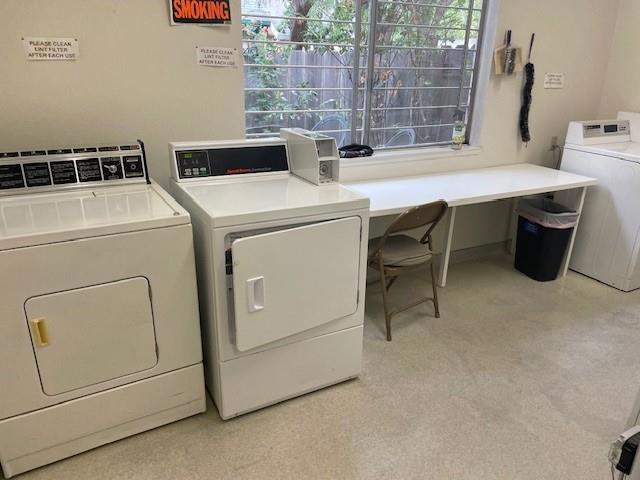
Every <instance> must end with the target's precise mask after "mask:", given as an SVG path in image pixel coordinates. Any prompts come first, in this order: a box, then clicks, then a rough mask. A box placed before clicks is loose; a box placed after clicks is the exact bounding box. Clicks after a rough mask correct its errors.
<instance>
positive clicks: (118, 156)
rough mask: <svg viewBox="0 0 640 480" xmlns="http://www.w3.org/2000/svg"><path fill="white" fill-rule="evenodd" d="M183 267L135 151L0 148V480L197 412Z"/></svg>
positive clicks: (177, 232)
mask: <svg viewBox="0 0 640 480" xmlns="http://www.w3.org/2000/svg"><path fill="white" fill-rule="evenodd" d="M194 266H195V262H194V255H193V242H192V231H191V225H190V219H189V215H188V213H187V212H186V211H185V210H184V209H182V208H181V207H180V206H179V205H178V204H177V203H176V202H175V201H174V200H173V199H172V198H171V197H170V196H169V195H168V194H167V193H166V192H165V191H163V190H162V189H161V188H160V187H159V186H158V185H156V184H155V183H152V182H151V181H149V180H148V177H147V175H146V162H145V160H144V149H143V146H142V144H141V143H129V144H127V145H104V146H100V147H83V148H76V149H56V150H49V151H31V152H4V153H0V271H2V276H1V278H0V319H1V321H0V385H1V386H2V387H1V391H0V461H1V463H2V469H3V471H4V474H5V476H7V477H11V476H13V475H16V474H19V473H22V472H25V471H27V470H30V469H32V468H36V467H39V466H42V465H45V464H47V463H51V462H54V461H56V460H60V459H62V458H65V457H68V456H71V455H74V454H76V453H79V452H82V451H85V450H89V449H91V448H94V447H97V446H99V445H103V444H105V443H108V442H112V441H114V440H118V439H120V438H123V437H126V436H129V435H133V434H136V433H139V432H142V431H144V430H148V429H150V428H154V427H157V426H159V425H163V424H166V423H169V422H172V421H175V420H178V419H181V418H184V417H187V416H190V415H193V414H196V413H199V412H203V411H204V410H205V391H204V377H203V369H202V352H201V346H200V330H199V323H198V307H197V305H198V304H197V294H196V283H195V269H194Z"/></svg>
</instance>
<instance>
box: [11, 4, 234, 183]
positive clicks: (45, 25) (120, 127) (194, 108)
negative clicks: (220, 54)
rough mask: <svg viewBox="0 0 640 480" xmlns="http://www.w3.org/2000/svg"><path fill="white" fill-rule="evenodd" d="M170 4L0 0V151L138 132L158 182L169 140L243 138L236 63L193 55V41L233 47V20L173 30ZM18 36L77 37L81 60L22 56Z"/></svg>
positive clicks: (124, 137) (163, 176)
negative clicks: (218, 65) (216, 63)
mask: <svg viewBox="0 0 640 480" xmlns="http://www.w3.org/2000/svg"><path fill="white" fill-rule="evenodd" d="M232 3H233V8H232V16H233V17H232V18H236V19H238V18H239V14H240V11H239V2H232ZM168 10H169V8H168V2H167V1H166V0H56V1H53V2H48V1H43V0H3V1H2V2H0V19H2V20H1V22H2V28H0V45H1V47H0V72H1V73H0V112H2V113H1V114H0V150H5V149H13V148H32V147H33V148H36V147H47V146H65V145H77V144H81V145H82V144H87V143H93V142H105V141H106V142H110V141H118V140H130V139H133V140H135V139H136V138H142V139H143V140H144V141H145V143H146V145H147V150H148V154H149V160H150V162H149V164H150V167H149V169H150V172H151V175H152V176H153V177H154V178H156V179H157V180H159V181H160V182H162V183H165V182H166V180H167V179H168V177H169V161H168V153H167V152H168V147H167V144H168V142H169V141H172V140H196V139H197V140H201V139H207V138H221V139H222V138H237V137H240V136H242V135H243V130H244V115H243V109H244V106H243V101H244V100H243V98H244V97H243V93H242V68H237V69H215V68H210V67H199V66H197V65H196V62H195V46H196V45H206V46H230V47H231V46H232V47H239V45H240V26H239V22H238V21H236V22H234V25H233V27H215V28H213V27H191V26H187V27H184V26H178V27H170V26H169V13H168ZM23 36H54V37H55V36H61V37H76V38H78V40H79V42H80V59H79V60H78V61H75V62H33V61H32V62H27V61H26V60H25V55H24V53H23V48H22V42H21V37H23Z"/></svg>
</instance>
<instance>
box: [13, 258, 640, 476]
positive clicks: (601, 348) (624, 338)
mask: <svg viewBox="0 0 640 480" xmlns="http://www.w3.org/2000/svg"><path fill="white" fill-rule="evenodd" d="M397 285H398V286H397V287H396V286H394V287H393V289H392V298H393V299H395V300H398V299H399V298H400V297H402V296H403V295H409V294H410V293H411V292H410V290H411V289H412V288H414V289H415V288H427V287H428V285H427V284H426V283H425V282H422V280H420V279H404V280H400V281H399V282H398V284H397ZM379 288H380V287H379V286H372V287H371V288H370V289H369V292H368V294H367V315H366V320H365V343H364V371H363V373H362V376H361V377H360V378H359V379H358V380H354V381H351V382H347V383H343V384H341V385H338V386H335V387H332V388H328V389H325V390H322V391H318V392H315V393H312V394H309V395H305V396H304V397H300V398H297V399H294V400H291V401H288V402H285V403H282V404H279V405H276V406H274V407H271V408H268V409H264V410H261V411H259V412H255V413H252V414H249V415H245V416H243V417H240V418H237V419H234V420H231V421H228V422H225V423H223V422H222V421H221V420H220V419H219V418H218V415H217V412H216V410H215V407H213V405H210V406H209V411H208V412H207V413H206V414H203V415H199V416H196V417H192V418H189V419H187V420H184V421H181V422H177V423H174V424H172V425H168V426H165V427H162V428H158V429H156V430H153V431H150V432H146V433H143V434H140V435H137V436H135V437H132V438H128V439H125V440H122V441H120V442H116V443H113V444H111V445H107V446H104V447H101V448H98V449H96V450H93V451H90V452H87V453H84V454H81V455H78V456H76V457H73V458H70V459H67V460H64V461H61V462H58V463H56V464H53V465H50V466H47V467H43V468H40V469H38V470H35V471H32V472H30V473H27V474H24V475H22V476H20V477H18V478H19V479H20V480H42V479H82V480H85V479H91V480H100V479H140V480H142V479H144V480H165V479H167V480H169V479H170V480H176V479H234V480H240V479H262V478H264V479H269V480H274V479H304V478H321V479H333V478H335V479H396V478H397V479H414V478H415V479H439V480H440V479H442V480H444V479H456V480H465V479H482V480H490V479H509V480H511V479H531V480H544V479H554V480H555V479H568V478H571V479H577V480H588V479H594V480H595V479H607V478H610V476H609V470H608V463H607V459H606V457H607V451H608V446H609V443H610V442H611V441H612V440H613V439H614V438H615V436H616V435H617V434H618V433H620V432H621V431H622V430H623V428H624V423H625V420H626V418H627V416H628V415H629V413H630V410H631V405H632V403H633V399H634V397H635V395H636V393H637V391H638V389H639V388H640V355H639V354H638V353H639V352H640V292H635V293H628V294H625V293H621V292H618V291H616V290H614V289H612V288H609V287H606V286H604V285H602V284H599V283H597V282H595V281H593V280H590V279H588V278H586V277H583V276H580V275H578V274H575V273H570V274H569V276H568V277H567V278H566V279H564V280H559V281H556V282H552V283H546V284H541V283H536V282H534V281H532V280H529V279H528V278H526V277H525V276H523V275H521V274H519V273H517V272H516V271H514V270H513V269H512V268H511V266H510V263H509V259H508V257H495V258H490V259H486V260H481V261H472V262H466V263H460V264H455V265H453V266H452V267H451V270H450V276H449V284H448V286H447V288H445V289H443V290H441V310H442V318H440V319H435V318H433V317H432V307H431V306H430V305H422V306H420V307H418V308H416V309H414V310H413V311H409V312H407V313H405V314H403V315H401V316H399V317H397V318H396V320H395V322H394V329H393V333H394V340H393V342H392V343H387V342H386V341H385V340H384V332H383V325H384V320H383V316H382V314H381V310H382V303H381V299H380V292H379ZM394 290H395V292H394ZM400 299H401V298H400Z"/></svg>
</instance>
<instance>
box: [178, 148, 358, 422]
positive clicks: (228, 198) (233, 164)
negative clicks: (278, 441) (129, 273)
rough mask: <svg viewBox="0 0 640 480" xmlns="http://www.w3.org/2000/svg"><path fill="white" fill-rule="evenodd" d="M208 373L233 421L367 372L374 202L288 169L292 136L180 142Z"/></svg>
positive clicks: (181, 195)
mask: <svg viewBox="0 0 640 480" xmlns="http://www.w3.org/2000/svg"><path fill="white" fill-rule="evenodd" d="M170 151H171V156H172V169H173V176H174V179H175V184H174V187H175V195H176V198H177V199H178V201H179V202H180V203H181V204H182V205H184V206H185V207H186V208H187V210H189V212H190V213H191V217H192V221H193V227H194V238H195V247H196V258H197V271H198V285H199V288H200V299H201V309H202V311H201V319H202V324H203V336H204V345H205V377H206V382H207V386H208V389H209V391H210V392H211V393H212V395H213V399H214V401H215V403H216V405H217V407H218V411H219V412H220V416H221V417H222V418H223V419H228V418H231V417H234V416H236V415H240V414H243V413H245V412H249V411H251V410H255V409H258V408H261V407H264V406H267V405H270V404H273V403H276V402H280V401H282V400H285V399H288V398H291V397H295V396H298V395H301V394H303V393H306V392H310V391H312V390H316V389H319V388H323V387H326V386H328V385H331V384H335V383H338V382H341V381H343V380H346V379H349V378H353V377H356V376H358V374H359V373H360V371H361V363H362V323H363V318H364V292H365V272H366V271H365V267H366V256H367V236H368V229H369V200H368V199H367V198H365V197H361V196H359V195H357V194H355V193H352V192H350V191H349V190H347V189H345V188H344V187H341V186H340V185H339V184H332V185H323V186H317V185H313V184H311V183H309V182H306V181H304V180H301V179H300V178H298V177H296V176H294V175H293V174H291V173H290V172H289V161H288V157H287V144H286V140H281V139H267V140H259V141H251V140H239V141H228V142H198V143H173V144H171V145H170Z"/></svg>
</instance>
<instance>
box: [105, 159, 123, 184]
mask: <svg viewBox="0 0 640 480" xmlns="http://www.w3.org/2000/svg"><path fill="white" fill-rule="evenodd" d="M101 161H102V176H103V177H104V179H105V180H121V179H122V178H123V174H122V162H120V157H105V158H102V159H101Z"/></svg>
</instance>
